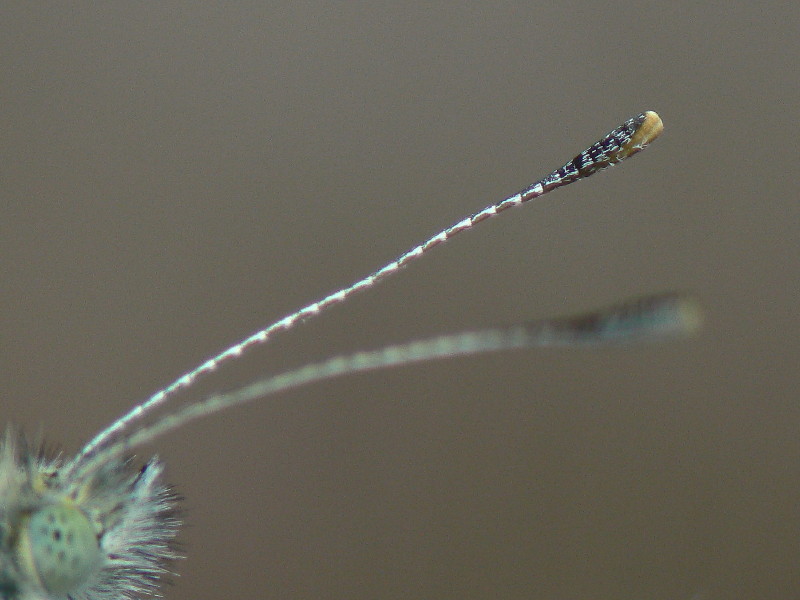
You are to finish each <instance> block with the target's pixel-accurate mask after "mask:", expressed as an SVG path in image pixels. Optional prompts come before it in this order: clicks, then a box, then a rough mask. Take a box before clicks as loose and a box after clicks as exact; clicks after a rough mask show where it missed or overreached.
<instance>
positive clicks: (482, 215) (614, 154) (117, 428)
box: [65, 111, 663, 476]
mask: <svg viewBox="0 0 800 600" xmlns="http://www.w3.org/2000/svg"><path fill="white" fill-rule="evenodd" d="M662 130H663V124H662V122H661V118H660V117H659V116H658V115H657V114H656V113H655V112H653V111H647V112H644V113H641V114H640V115H638V116H636V117H633V118H631V119H629V120H627V121H625V122H624V123H623V124H622V125H620V126H619V127H617V128H616V129H614V130H613V131H611V132H609V133H608V134H607V135H605V136H603V137H602V138H601V139H600V140H598V141H597V142H595V143H594V144H592V145H591V146H590V147H589V148H587V149H586V150H584V151H583V152H581V153H580V154H578V155H577V156H576V157H575V158H573V159H572V160H570V161H569V162H567V163H566V164H565V165H564V166H562V167H560V168H558V169H556V170H554V171H552V172H551V173H550V174H548V175H547V176H545V177H543V178H542V179H540V180H538V181H536V182H534V183H532V184H531V185H529V186H528V187H527V188H525V189H524V190H522V191H520V192H518V193H516V194H514V195H513V196H509V197H508V198H506V199H504V200H501V201H500V202H497V203H495V204H491V205H489V206H487V207H486V208H484V209H483V210H480V211H478V212H476V213H475V214H473V215H471V216H469V217H466V218H464V219H462V220H461V221H458V222H457V223H455V224H454V225H451V226H450V227H448V228H446V229H443V230H442V231H440V232H439V233H437V234H435V235H433V236H432V237H430V238H428V239H427V240H425V241H424V242H422V243H421V244H419V245H417V246H415V247H413V248H412V249H411V250H409V251H407V252H406V253H404V254H402V255H400V256H399V257H398V258H396V259H395V260H393V261H391V262H390V263H388V264H386V265H385V266H383V267H381V268H380V269H378V270H377V271H374V272H373V273H371V274H370V275H367V276H366V277H364V278H363V279H360V280H358V281H356V282H355V283H353V284H351V285H349V286H347V287H344V288H342V289H340V290H338V291H336V292H334V293H332V294H329V295H328V296H326V297H324V298H323V299H321V300H318V301H316V302H313V303H311V304H309V305H307V306H305V307H303V308H301V309H300V310H297V311H295V312H293V313H291V314H289V315H287V316H285V317H283V318H282V319H280V320H279V321H276V322H275V323H273V324H271V325H269V326H267V327H265V328H264V329H261V330H260V331H257V332H256V333H254V334H252V335H251V336H249V337H247V338H245V339H244V340H242V341H240V342H238V343H236V344H234V345H233V346H231V347H229V348H227V349H226V350H223V351H222V352H220V353H219V354H217V355H216V356H214V357H212V358H210V359H208V360H206V361H205V362H203V363H202V364H200V365H199V366H198V367H196V368H194V369H192V370H191V371H189V372H187V373H185V374H184V375H182V376H181V377H179V378H178V379H176V380H175V381H174V382H173V383H171V384H170V385H168V386H167V387H165V388H164V389H162V390H160V391H158V392H156V393H155V394H153V395H152V396H151V397H150V398H149V399H148V400H146V401H145V402H143V403H141V404H139V405H137V406H135V407H134V408H133V409H131V410H130V411H129V412H127V413H126V414H125V415H123V416H122V417H121V418H119V419H118V420H117V421H115V422H114V423H112V424H111V425H109V426H108V427H107V428H106V429H104V430H103V431H101V432H100V433H98V434H97V435H96V436H95V437H94V438H93V439H92V440H91V441H90V442H89V443H88V444H86V446H84V448H83V449H82V450H81V451H80V452H79V453H78V455H77V456H76V457H75V458H74V459H73V460H72V461H71V462H70V463H69V465H67V466H66V469H65V471H66V474H67V476H69V475H71V474H72V473H73V471H74V470H75V469H76V468H78V467H79V466H80V465H81V464H82V463H86V462H87V461H88V462H92V457H93V456H95V455H96V454H98V453H100V451H101V450H102V449H103V448H105V447H107V446H108V445H110V444H112V443H113V442H114V440H115V439H117V438H118V437H119V436H120V435H122V434H123V432H124V431H125V430H126V429H127V428H128V427H129V426H130V425H131V424H132V423H135V422H137V421H139V420H140V419H141V418H143V417H144V416H145V415H146V414H148V413H149V412H151V411H152V410H154V409H155V408H157V407H158V406H160V405H161V404H163V403H164V402H165V401H166V400H167V399H168V398H170V397H171V396H172V395H174V394H175V393H176V392H178V391H179V390H181V389H185V388H187V387H189V386H191V385H192V383H193V382H194V381H195V380H196V379H197V378H198V377H200V376H201V375H204V374H206V373H209V372H212V371H214V370H216V369H217V368H218V367H219V366H220V365H222V364H223V363H225V362H227V361H228V360H229V359H232V358H234V357H238V356H240V355H241V354H242V353H243V352H245V351H246V350H248V349H249V348H251V347H253V346H257V345H260V344H263V343H265V342H266V341H267V340H269V339H270V338H271V337H272V336H273V335H274V334H276V333H278V332H280V331H286V330H288V329H291V328H292V327H293V326H294V325H295V324H297V323H298V322H299V321H301V320H303V319H306V318H308V317H312V316H316V315H318V314H320V313H321V312H323V311H324V310H326V309H328V308H330V307H331V306H334V305H336V304H340V303H342V302H343V301H345V300H346V299H347V298H349V297H350V296H352V295H353V294H355V293H357V292H359V291H362V290H366V289H369V288H371V287H373V286H374V285H376V284H377V283H378V282H379V281H381V280H382V279H384V278H385V277H387V276H389V275H391V274H392V273H395V272H397V271H398V270H399V269H400V268H402V267H404V266H406V265H407V264H409V263H411V262H412V261H414V260H415V259H417V258H420V257H421V256H423V255H424V254H425V253H427V252H428V251H429V250H431V249H432V248H434V247H436V246H438V245H439V244H441V243H443V242H445V241H447V240H449V239H450V238H452V237H454V236H456V235H457V234H459V233H461V232H463V231H467V230H469V229H472V228H473V227H474V226H475V225H477V224H478V223H480V222H481V221H485V220H487V219H490V218H491V217H494V216H495V215H497V214H499V213H501V212H503V211H504V210H507V209H509V208H513V207H515V206H520V205H522V204H525V203H526V202H528V201H530V200H533V199H534V198H538V197H540V196H542V195H544V194H546V193H548V192H551V191H553V190H554V189H556V188H559V187H562V186H565V185H568V184H570V183H572V182H574V181H577V180H579V179H583V178H586V177H589V176H591V175H593V174H595V173H597V172H598V171H601V170H603V169H605V168H606V167H609V166H612V165H615V164H616V163H618V162H620V161H622V160H624V159H626V158H628V157H630V156H632V155H634V154H636V153H637V152H639V151H640V150H643V149H644V148H645V147H646V146H647V145H648V144H649V143H650V142H652V141H653V140H655V139H656V138H657V137H658V136H659V135H660V134H661V132H662ZM356 370H361V369H356ZM297 385H299V384H297ZM212 412H213V411H212ZM145 431H146V430H145ZM101 454H102V453H101ZM81 470H82V471H83V469H81Z"/></svg>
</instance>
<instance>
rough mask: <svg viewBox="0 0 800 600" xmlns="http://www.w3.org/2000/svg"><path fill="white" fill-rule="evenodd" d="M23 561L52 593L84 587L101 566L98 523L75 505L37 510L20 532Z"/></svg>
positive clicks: (18, 548) (52, 506)
mask: <svg viewBox="0 0 800 600" xmlns="http://www.w3.org/2000/svg"><path fill="white" fill-rule="evenodd" d="M17 555H18V558H19V562H20V564H21V565H23V568H25V569H27V570H28V571H29V574H30V575H32V576H33V577H35V579H37V580H38V581H39V582H40V583H41V584H42V586H43V587H44V588H45V589H46V590H47V591H48V592H50V593H52V594H70V593H72V592H74V591H76V590H78V589H80V588H82V587H83V586H84V585H85V584H86V583H87V582H88V581H89V580H90V579H91V576H92V574H93V573H94V572H95V571H96V570H97V567H98V565H99V564H100V558H101V551H100V544H99V543H98V539H97V535H96V534H95V530H94V527H93V526H92V524H91V522H90V521H89V519H88V518H87V516H86V515H85V514H84V513H83V511H81V510H80V509H78V508H77V507H75V506H71V505H68V504H53V505H50V506H45V507H42V508H40V509H39V510H37V511H35V512H33V513H32V514H31V515H30V517H28V519H27V522H26V523H25V526H24V527H23V529H22V531H21V532H20V538H19V543H18V547H17Z"/></svg>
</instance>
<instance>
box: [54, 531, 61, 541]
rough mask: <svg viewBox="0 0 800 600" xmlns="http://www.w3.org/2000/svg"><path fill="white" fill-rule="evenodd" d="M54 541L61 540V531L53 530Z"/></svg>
mask: <svg viewBox="0 0 800 600" xmlns="http://www.w3.org/2000/svg"><path fill="white" fill-rule="evenodd" d="M53 539H54V540H55V541H59V540H60V539H61V530H60V529H54V530H53Z"/></svg>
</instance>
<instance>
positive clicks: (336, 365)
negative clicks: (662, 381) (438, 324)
mask: <svg viewBox="0 0 800 600" xmlns="http://www.w3.org/2000/svg"><path fill="white" fill-rule="evenodd" d="M701 323H702V311H701V309H700V307H699V305H698V304H697V302H695V301H694V300H693V299H692V298H690V297H688V296H686V295H682V294H674V293H673V294H661V295H654V296H646V297H644V298H639V299H636V300H632V301H629V302H625V303H622V304H617V305H614V306H611V307H609V308H606V309H602V310H598V311H593V312H590V313H584V314H581V315H577V316H573V317H561V318H551V319H541V320H538V321H532V322H530V323H527V324H522V325H515V326H511V327H506V328H498V329H483V330H480V331H471V332H462V333H455V334H450V335H443V336H439V337H434V338H429V339H426V340H419V341H415V342H409V343H406V344H399V345H395V346H386V347H384V348H381V349H378V350H371V351H366V352H356V353H354V354H349V355H343V356H337V357H334V358H329V359H327V360H323V361H322V362H317V363H312V364H308V365H305V366H303V367H300V368H298V369H295V370H293V371H287V372H285V373H281V374H279V375H275V376H272V377H269V378H267V379H264V380H262V381H259V382H256V383H253V384H251V385H248V386H245V387H242V388H239V389H238V390H235V391H232V392H228V393H224V394H220V395H215V396H211V397H209V398H206V399H205V400H201V401H199V402H195V403H193V404H190V405H188V406H185V407H182V408H179V409H177V410H175V411H174V412H173V413H171V414H167V415H165V416H163V417H161V418H159V420H158V421H157V422H155V423H152V424H150V425H147V426H145V427H142V428H140V429H139V430H138V431H135V432H134V433H132V434H131V435H130V436H128V437H127V438H123V439H122V440H120V441H118V442H116V443H115V444H112V445H110V446H108V447H107V448H105V449H104V450H102V451H100V452H98V453H97V454H95V455H94V456H93V457H92V458H91V459H89V460H87V461H85V463H84V464H83V465H81V466H80V468H79V469H77V471H76V472H75V479H74V481H77V482H80V481H81V480H82V479H83V477H85V476H86V475H87V474H90V473H92V472H93V470H94V469H95V468H97V467H98V466H100V465H101V464H103V463H105V462H106V461H107V460H109V459H110V458H113V457H117V456H120V455H123V454H126V453H128V452H129V451H130V450H131V449H132V448H134V447H137V446H141V445H142V444H146V443H148V442H151V441H153V440H154V439H155V438H157V437H160V436H161V435H164V434H165V433H168V432H170V431H173V430H175V429H177V428H178V427H181V426H182V425H184V424H186V423H187V422H189V421H192V420H194V419H197V418H199V417H205V416H208V415H210V414H213V413H216V412H218V411H221V410H223V409H226V408H230V407H232V406H236V405H239V404H244V403H246V402H251V401H253V400H258V399H261V398H265V397H267V396H271V395H273V394H277V393H279V392H283V391H286V390H289V389H292V388H297V387H300V386H304V385H308V384H310V383H315V382H319V381H324V380H327V379H333V378H335V377H341V376H343V375H350V374H352V373H360V372H363V371H369V370H374V369H386V368H390V367H397V366H403V365H409V364H412V363H416V362H423V361H428V360H437V359H442V358H453V357H456V356H465V355H469V354H483V353H487V352H497V351H500V350H511V349H521V348H534V347H548V348H550V347H580V346H607V345H612V344H619V343H631V342H643V341H647V342H650V341H658V340H663V339H666V338H670V337H675V336H679V335H687V334H690V333H693V332H695V331H696V330H697V329H698V328H699V327H700V325H701ZM79 485H80V483H79Z"/></svg>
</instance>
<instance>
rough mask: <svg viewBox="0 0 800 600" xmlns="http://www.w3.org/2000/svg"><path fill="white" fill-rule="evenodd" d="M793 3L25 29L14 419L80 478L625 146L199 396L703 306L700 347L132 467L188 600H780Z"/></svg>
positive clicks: (66, 16)
mask: <svg viewBox="0 0 800 600" xmlns="http://www.w3.org/2000/svg"><path fill="white" fill-rule="evenodd" d="M799 17H800V9H798V5H797V3H789V2H787V3H777V2H766V3H760V4H759V3H750V2H747V3H744V2H741V3H719V4H713V3H695V2H669V3H652V4H649V5H648V4H642V3H599V2H566V3H558V7H553V3H544V2H542V3H536V2H533V3H531V2H525V3H506V4H497V5H491V4H489V3H472V4H466V5H458V4H456V3H429V2H419V3H391V2H386V3H366V2H365V3H360V2H351V3H321V2H286V3H262V2H252V3H214V2H205V3H202V4H201V3H177V2H165V3H158V4H157V5H153V4H135V5H131V4H128V3H123V2H110V3H104V4H89V3H86V4H84V5H82V8H76V6H74V5H73V6H71V7H66V6H63V5H60V4H48V5H47V6H43V7H31V6H30V5H28V4H27V3H18V4H17V5H16V6H15V7H13V8H8V9H6V10H5V11H4V16H3V22H2V25H0V28H1V29H2V35H1V36H0V44H1V45H2V57H3V60H2V71H0V77H1V78H2V92H1V94H2V96H1V97H2V102H1V103H0V119H2V145H1V146H0V148H2V166H0V182H2V187H0V190H1V191H0V195H1V196H0V197H2V202H1V206H0V233H1V235H0V243H1V244H2V258H0V266H1V268H2V271H0V276H2V289H3V291H2V295H1V297H2V317H3V318H2V333H1V334H0V335H1V336H2V337H1V338H0V339H2V346H0V347H1V348H2V362H1V364H2V383H3V390H4V391H3V395H4V399H3V420H4V421H8V422H13V423H15V424H19V425H21V426H23V427H24V428H25V430H26V431H29V432H34V433H35V432H39V431H43V432H44V433H45V434H46V437H47V438H48V439H49V440H52V441H53V442H56V443H60V444H62V445H63V448H64V449H65V451H67V452H70V453H72V452H74V451H76V450H77V449H78V448H79V447H80V445H81V444H82V443H83V442H84V441H85V440H87V439H88V437H89V436H91V435H92V434H93V433H94V432H96V431H97V430H98V429H99V428H101V427H102V426H103V425H105V424H107V423H108V422H110V421H111V420H112V419H114V418H115V417H116V416H118V415H119V414H120V413H121V412H123V411H124V410H125V409H126V408H128V407H130V406H131V405H132V404H133V403H134V402H135V401H137V400H141V399H143V398H145V397H146V396H148V395H149V394H150V393H151V392H153V391H155V390H156V389H158V388H159V387H161V386H162V385H165V384H166V383H168V382H169V381H171V380H172V379H173V378H175V377H176V376H178V375H180V374H181V373H183V372H184V371H185V370H187V369H188V368H190V367H192V366H193V365H195V364H196V363H198V362H199V361H200V360H202V359H204V358H206V357H208V356H209V355H211V354H213V353H214V352H216V351H218V350H220V349H222V348H224V347H225V346H226V345H227V344H229V343H231V342H233V341H234V340H237V339H240V338H241V337H244V336H245V335H247V334H249V333H250V332H252V331H253V330H255V329H257V328H258V327H260V326H261V325H263V324H266V323H269V322H271V321H273V320H275V319H277V318H279V317H281V316H283V315H284V314H286V313H288V312H290V311H292V310H294V309H295V308H298V307H300V306H302V305H304V304H306V303H307V302H310V301H312V300H314V299H317V298H319V297H321V296H323V295H325V294H326V293H328V292H330V291H332V290H334V289H336V288H337V287H339V286H341V285H343V284H346V283H349V282H351V281H353V280H355V279H357V278H359V277H360V276H362V275H364V274H366V273H367V272H369V271H370V270H372V269H374V268H376V267H378V266H380V265H382V264H383V263H384V262H386V261H388V260H390V259H392V258H394V257H395V256H396V255H397V254H399V253H400V252H402V251H404V250H406V249H407V248H409V247H410V246H412V245H413V244H415V243H417V242H419V241H421V240H422V239H424V238H425V237H427V236H428V235H430V234H431V233H434V232H435V231H437V230H438V229H439V228H441V227H443V226H445V225H449V224H450V223H452V222H453V221H455V220H457V219H458V218H460V217H462V216H463V215H465V214H468V213H470V212H473V211H475V210H478V209H479V208H482V207H483V206H484V205H486V204H488V203H489V202H493V201H496V200H498V199H499V198H502V197H504V196H506V195H509V194H511V193H514V192H516V191H517V190H518V189H520V188H522V187H524V186H525V185H526V184H528V183H529V182H530V181H532V180H533V179H536V178H538V177H539V176H541V175H543V174H545V173H546V172H547V171H549V170H550V169H551V168H553V167H555V166H558V165H560V164H561V163H563V162H564V161H565V160H567V159H568V158H570V157H572V156H573V155H574V154H575V153H576V152H578V151H579V150H581V149H583V148H584V147H585V146H586V145H588V144H589V143H591V142H593V141H594V140H596V139H597V138H598V137H599V136H600V135H602V134H604V133H605V132H607V131H608V130H610V129H611V128H613V127H615V126H616V125H617V124H619V123H620V122H622V121H623V120H624V119H626V118H628V117H629V116H631V115H634V114H636V113H638V112H640V111H641V110H645V109H653V110H657V111H658V112H659V113H660V114H661V116H662V117H663V119H664V122H665V126H666V130H665V133H664V136H663V137H662V139H660V140H659V141H658V142H657V143H656V144H655V145H654V146H653V147H652V148H650V149H649V150H648V151H647V152H645V153H644V154H642V155H640V156H638V157H636V158H635V159H634V160H633V161H631V162H629V163H626V164H625V165H623V166H621V167H618V168H616V169H613V170H611V171H609V172H607V173H604V174H602V175H598V176H597V177H594V178H592V179H591V180H589V181H586V182H582V183H580V184H578V185H575V186H571V187H570V188H567V189H565V190H561V191H559V192H556V193H555V194H553V195H552V196H548V197H547V199H546V200H545V201H542V202H540V203H538V204H535V205H530V206H527V207H525V208H524V209H522V210H516V211H512V212H510V213H506V214H505V215H503V216H502V217H501V218H498V219H496V220H494V221H492V222H490V223H486V224H484V225H481V227H480V228H478V229H477V230H476V231H473V232H471V233H470V234H468V235H465V236H463V237H461V238H460V239H457V240H453V241H452V242H451V243H449V244H447V245H445V246H444V247H442V248H439V249H437V250H436V251H435V252H433V253H432V254H431V255H430V256H429V257H428V258H427V259H425V260H423V261H422V262H421V263H419V264H417V265H414V266H413V267H412V268H409V269H407V270H405V271H404V272H403V273H401V274H400V275H398V276H396V277H394V278H392V279H391V280H390V281H387V282H386V283H385V284H383V285H381V286H380V287H379V288H378V289H375V290H373V291H371V292H369V293H365V294H362V295H359V296H358V297H357V298H355V299H353V300H352V301H351V302H348V303H347V305H345V306H341V307H339V308H337V309H336V310H333V311H331V312H330V313H329V314H327V315H325V316H324V317H321V318H318V319H315V320H312V321H309V322H307V323H306V324H304V325H303V326H301V327H299V328H298V329H297V330H296V331H294V332H292V333H291V334H286V335H282V336H280V337H279V338H276V339H275V340H274V344H273V345H271V346H270V347H268V348H264V349H261V350H258V351H256V352H254V353H253V355H251V356H249V357H248V358H247V359H245V360H242V361H240V362H239V363H238V364H236V365H233V366H231V367H230V368H228V369H226V370H225V371H224V372H222V373H219V374H217V375H215V376H214V377H211V378H208V379H206V380H204V383H203V385H200V386H198V387H197V388H195V389H194V390H192V391H191V392H190V393H189V394H187V395H185V396H184V397H185V398H187V399H189V400H191V399H198V398H200V397H202V396H204V395H205V394H207V393H209V392H211V391H215V390H222V389H228V388H231V387H235V386H237V385H240V384H243V383H247V382H250V381H253V380H255V379H257V378H259V377H262V376H263V375H265V374H268V373H272V372H275V371H277V370H279V369H282V368H287V367H290V366H296V365H299V364H301V363H303V362H305V361H308V360H311V359H317V358H321V357H324V356H327V355H329V354H332V353H337V352H344V351H349V350H354V349H361V348H368V347H375V346H380V345H382V344H384V343H387V342H390V341H391V342H393V341H401V340H407V339H412V338H416V337H421V336H425V335H429V334H432V333H440V332H444V331H453V330H460V329H464V328H470V327H478V326H485V325H493V324H497V323H512V322H516V321H519V320H524V319H529V318H534V317H539V316H545V315H550V314H555V313H563V312H574V311H578V310H584V309H587V308H591V307H593V306H599V305H603V304H607V303H609V302H612V301H614V300H616V299H620V298H627V297H630V296H634V295H638V294H641V293H646V292H654V291H663V290H671V289H684V290H690V291H694V292H696V293H697V294H698V296H699V297H700V298H701V299H702V300H703V302H704V303H705V305H706V307H707V310H708V322H707V326H706V328H705V330H704V331H703V332H702V334H701V335H700V336H699V337H698V338H697V339H694V340H689V341H682V342H675V343H670V344H667V345H662V346H648V347H637V348H627V349H625V348H619V349H611V350H602V351H587V350H574V351H570V350H559V351H530V352H513V353H504V354H499V355H494V356H489V357H480V358H472V359H465V360H454V361H449V362H439V363H435V364H426V365H417V366H414V367H409V368H403V369H396V370H393V371H391V372H382V373H374V374H370V375H366V376H356V377H349V378H345V379H342V380H338V381H334V382H330V383H325V384H322V385H316V386H312V387H309V388H307V389H302V390H297V391H295V392H292V393H289V394H285V395H283V396H281V397H279V398H276V399H272V400H269V401H266V402H262V403H259V404H256V405H253V406H249V407H246V408H241V409H237V410H233V411H230V412H227V413H224V414H221V415H217V416H215V417H212V418H209V419H206V420H204V421H202V422H198V423H195V424H192V425H190V426H187V427H185V428H183V429H182V430H180V431H179V432H176V433H173V434H171V435H170V436H168V437H167V438H165V439H162V440H160V441H159V442H158V443H157V444H154V445H153V446H152V448H150V447H148V448H146V449H143V451H142V456H143V457H146V456H149V454H150V453H153V452H158V453H159V455H160V456H161V457H162V458H163V459H164V460H165V461H167V462H168V467H169V479H170V481H173V482H174V483H175V484H176V485H177V486H178V489H179V490H180V492H181V493H182V494H184V495H185V496H186V502H185V505H186V507H187V509H188V515H187V521H188V525H187V527H186V528H185V530H184V534H183V536H182V540H183V543H184V544H185V548H186V553H187V555H188V558H187V559H186V560H185V561H182V562H181V563H180V564H179V565H178V569H179V571H180V577H179V578H177V581H176V584H175V585H174V586H172V587H171V588H168V589H166V590H165V593H166V597H167V598H168V599H170V600H178V599H188V598H192V599H199V598H209V599H211V598H349V599H355V598H359V599H360V598H365V599H366V598H369V599H372V598H443V599H451V598H452V599H456V598H458V599H465V598H469V599H472V598H501V599H512V598H542V599H576V600H579V599H580V600H584V599H586V598H593V599H606V598H607V599H609V600H611V599H614V600H642V599H649V600H654V599H674V600H690V599H695V600H699V599H702V600H712V599H734V598H749V599H753V598H774V599H776V600H777V599H784V600H785V599H789V598H800V568H799V567H800V511H798V494H800V479H798V471H799V470H800V435H798V434H799V433H800V405H799V404H798V394H797V384H798V379H799V378H798V370H797V367H798V358H799V357H800V342H798V323H799V322H800V321H799V320H798V317H797V301H798V278H799V275H798V250H800V248H799V247H798V237H799V236H798V234H799V233H800V231H799V230H798V227H800V209H798V202H797V179H798V166H797V161H798V147H797V141H796V140H797V126H798V123H797V115H798V97H799V95H798V67H800V61H798V59H797V56H798V48H797V31H798V24H800V18H799Z"/></svg>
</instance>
